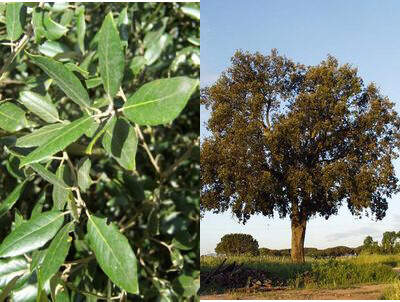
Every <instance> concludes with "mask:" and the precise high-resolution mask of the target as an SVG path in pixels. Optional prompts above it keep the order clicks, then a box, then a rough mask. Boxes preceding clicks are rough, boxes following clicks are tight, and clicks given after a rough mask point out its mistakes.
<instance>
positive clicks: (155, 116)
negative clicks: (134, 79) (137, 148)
mask: <svg viewBox="0 0 400 302" xmlns="http://www.w3.org/2000/svg"><path fill="white" fill-rule="evenodd" d="M198 84H199V81H198V80H193V79H190V78H188V77H176V78H170V79H162V80H155V81H152V82H150V83H147V84H145V85H143V86H142V87H140V88H139V90H137V91H136V92H135V94H133V95H132V96H131V97H130V98H129V99H128V101H127V102H126V103H125V104H124V107H123V111H124V114H125V116H126V117H127V118H128V119H129V120H131V121H133V122H135V123H137V124H139V125H160V124H166V123H169V122H172V121H173V120H174V119H175V118H176V117H177V116H178V115H179V114H180V113H181V111H182V110H183V108H185V106H186V103H187V102H188V101H189V99H190V96H191V95H192V93H193V92H194V91H195V89H196V87H197V85H198Z"/></svg>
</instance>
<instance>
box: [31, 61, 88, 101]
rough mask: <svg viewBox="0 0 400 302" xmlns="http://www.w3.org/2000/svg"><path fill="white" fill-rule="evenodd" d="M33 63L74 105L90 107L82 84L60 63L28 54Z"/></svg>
mask: <svg viewBox="0 0 400 302" xmlns="http://www.w3.org/2000/svg"><path fill="white" fill-rule="evenodd" d="M28 56H29V57H30V58H31V60H32V61H33V63H35V64H36V65H38V66H39V67H40V68H41V69H43V71H44V72H45V73H47V75H48V76H49V77H51V78H52V79H54V81H55V82H56V84H57V85H58V86H59V87H60V88H61V90H62V91H64V93H65V94H66V95H67V96H68V97H70V98H71V100H73V101H74V102H75V103H76V104H78V105H80V106H82V107H88V106H90V99H89V95H88V93H87V91H86V89H85V88H84V87H83V86H82V83H81V82H80V81H79V79H78V78H77V77H76V75H74V74H73V73H72V72H71V71H69V70H68V68H66V67H65V66H64V65H63V64H62V63H60V62H57V61H55V60H53V59H51V58H47V57H43V56H35V55H31V54H28Z"/></svg>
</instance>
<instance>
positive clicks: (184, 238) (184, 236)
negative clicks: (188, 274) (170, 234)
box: [172, 232, 196, 251]
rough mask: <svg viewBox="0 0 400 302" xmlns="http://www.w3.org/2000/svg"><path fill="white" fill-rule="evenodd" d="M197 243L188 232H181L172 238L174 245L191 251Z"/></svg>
mask: <svg viewBox="0 0 400 302" xmlns="http://www.w3.org/2000/svg"><path fill="white" fill-rule="evenodd" d="M195 244H196V241H195V240H191V238H190V236H189V235H188V233H187V232H179V233H177V234H175V237H174V238H173V239H172V245H173V246H174V247H175V248H177V249H180V250H182V251H190V250H192V249H193V248H194V246H195Z"/></svg>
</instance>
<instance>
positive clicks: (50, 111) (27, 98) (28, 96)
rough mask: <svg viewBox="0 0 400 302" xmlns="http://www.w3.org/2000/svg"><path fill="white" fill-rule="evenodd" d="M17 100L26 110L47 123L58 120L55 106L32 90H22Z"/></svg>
mask: <svg viewBox="0 0 400 302" xmlns="http://www.w3.org/2000/svg"><path fill="white" fill-rule="evenodd" d="M19 101H20V102H21V104H22V105H24V106H25V107H26V108H28V110H30V111H31V112H33V113H34V114H36V115H37V116H38V117H40V118H41V119H42V120H44V121H45V122H48V123H55V122H58V121H60V118H59V116H58V111H57V108H56V106H54V105H53V103H52V102H51V101H49V100H48V99H47V98H45V97H44V96H42V95H40V94H38V93H36V92H33V91H22V92H21V93H20V96H19Z"/></svg>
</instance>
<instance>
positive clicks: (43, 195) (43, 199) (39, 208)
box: [31, 190, 46, 218]
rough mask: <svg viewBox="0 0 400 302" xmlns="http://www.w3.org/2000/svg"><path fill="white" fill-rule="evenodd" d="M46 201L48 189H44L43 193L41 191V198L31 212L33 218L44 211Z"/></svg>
mask: <svg viewBox="0 0 400 302" xmlns="http://www.w3.org/2000/svg"><path fill="white" fill-rule="evenodd" d="M45 202H46V191H45V190H43V191H42V193H40V196H39V200H38V201H37V202H36V204H35V206H34V207H33V210H32V213H31V218H33V217H35V216H38V215H40V214H41V213H42V210H43V205H44V203H45Z"/></svg>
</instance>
